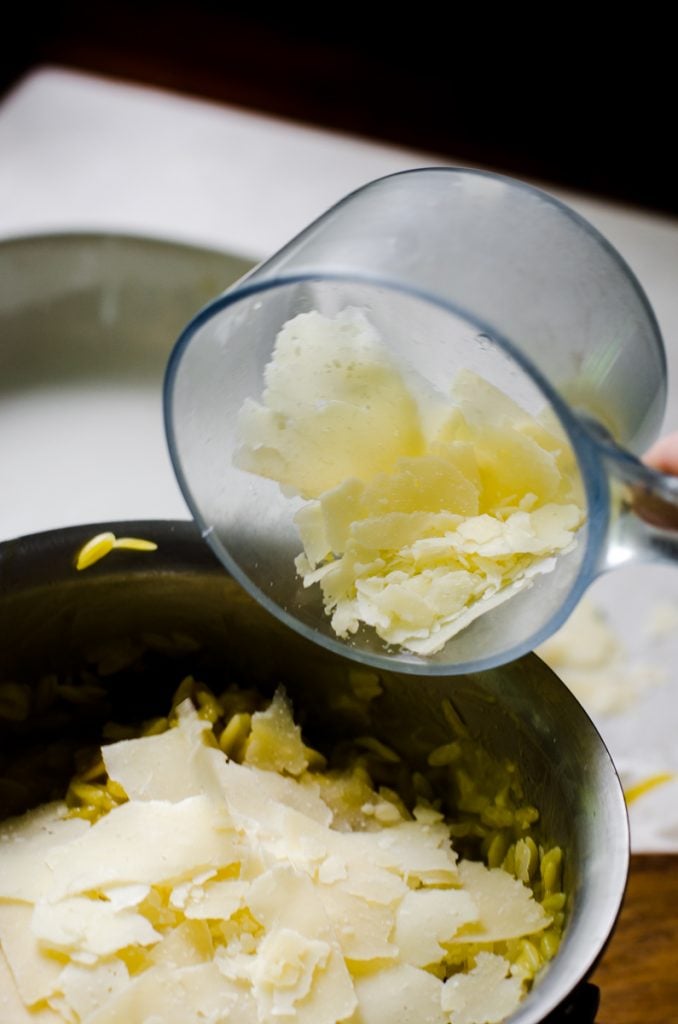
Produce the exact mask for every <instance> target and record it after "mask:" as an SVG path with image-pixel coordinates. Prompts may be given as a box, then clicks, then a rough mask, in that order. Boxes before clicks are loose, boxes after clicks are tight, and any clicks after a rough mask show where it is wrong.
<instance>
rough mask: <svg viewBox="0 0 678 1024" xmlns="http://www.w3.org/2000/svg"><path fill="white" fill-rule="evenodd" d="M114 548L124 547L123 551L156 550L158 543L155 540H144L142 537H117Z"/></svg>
mask: <svg viewBox="0 0 678 1024" xmlns="http://www.w3.org/2000/svg"><path fill="white" fill-rule="evenodd" d="M113 547H114V548H124V549H125V551H157V550H158V545H157V544H156V543H155V541H152V540H144V539H143V538H142V537H118V538H117V539H116V540H115V542H114V544H113Z"/></svg>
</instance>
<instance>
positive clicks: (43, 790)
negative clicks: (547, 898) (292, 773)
mask: <svg viewBox="0 0 678 1024" xmlns="http://www.w3.org/2000/svg"><path fill="white" fill-rule="evenodd" d="M103 529H110V530H112V531H113V532H114V533H116V534H117V535H119V536H121V535H127V536H130V535H132V536H139V537H145V538H148V539H151V540H154V541H156V542H157V544H158V550H157V551H156V552H154V553H152V554H150V553H139V552H133V551H122V550H116V551H114V552H112V553H111V554H110V555H109V556H107V557H106V558H105V559H103V560H102V561H101V562H99V563H97V564H96V565H94V566H92V567H91V568H90V569H88V570H86V571H84V572H81V573H79V572H76V570H75V567H74V562H75V555H76V553H77V552H78V550H79V549H80V548H81V546H82V545H83V544H84V543H85V541H87V540H88V539H89V538H90V537H91V536H93V535H94V534H95V533H98V532H100V531H101V530H103ZM0 630H1V643H0V684H2V683H5V684H6V683H7V682H11V683H13V684H15V686H14V687H12V688H11V690H10V691H6V692H11V693H12V694H13V695H14V698H15V699H14V703H13V705H12V710H11V711H10V717H9V719H8V718H7V716H6V715H5V717H4V718H3V717H2V715H0V818H2V817H4V816H6V815H8V814H10V813H17V812H19V811H21V810H23V809H24V808H25V807H27V806H30V805H32V804H35V803H38V802H40V801H42V800H45V799H50V798H52V797H53V796H54V795H61V794H62V793H63V790H64V787H65V785H66V783H67V780H68V778H69V776H70V774H71V772H72V770H73V765H72V763H71V761H70V760H69V757H68V756H67V755H66V756H65V755H64V753H63V751H64V749H67V748H68V746H69V743H68V742H67V743H66V744H64V740H66V741H72V743H71V744H70V746H71V747H74V746H75V745H76V744H77V743H82V742H83V741H87V742H91V743H92V744H93V745H95V744H97V742H98V741H99V739H100V731H101V728H102V725H103V723H104V722H105V721H106V720H108V719H110V718H111V716H113V717H115V718H116V719H117V720H120V719H123V720H124V719H125V717H127V718H128V719H133V718H136V719H140V718H144V717H150V716H152V715H154V714H162V713H164V710H165V709H166V707H167V702H168V698H169V695H170V694H171V692H172V691H173V689H174V688H175V686H176V685H177V683H178V681H179V680H180V679H181V678H182V677H183V675H185V674H186V673H188V672H190V673H192V674H194V675H195V676H196V677H199V678H202V679H204V680H205V681H206V682H208V683H210V682H212V683H214V684H215V685H217V686H223V684H224V682H225V681H237V682H239V683H241V684H242V685H244V686H252V685H255V686H257V687H260V688H262V689H264V690H269V691H270V690H271V689H272V687H274V686H275V685H277V684H278V683H280V682H282V683H284V684H285V686H286V688H287V690H288V692H289V694H290V696H291V698H292V700H293V702H294V704H295V707H296V708H297V709H300V710H301V714H302V718H303V721H304V725H305V727H306V728H307V729H308V730H309V732H310V735H311V736H313V734H314V733H315V734H317V733H318V732H320V733H325V734H327V733H330V735H332V736H333V737H337V736H340V735H341V734H345V733H347V732H349V733H350V732H352V731H353V732H355V731H356V730H359V734H361V733H364V732H365V731H366V730H369V731H370V732H371V733H372V734H373V735H375V736H377V737H378V738H380V739H382V740H384V741H386V742H388V743H389V744H390V745H392V746H393V747H395V748H396V749H397V750H398V752H399V753H400V754H401V755H402V756H404V757H405V758H407V759H408V760H413V761H418V760H420V759H421V757H422V755H425V753H426V752H427V751H428V750H430V749H431V747H432V746H433V745H436V744H437V743H443V742H446V741H447V740H448V739H449V732H448V731H447V726H446V722H445V719H444V716H443V715H442V713H441V701H442V699H443V698H444V697H447V698H448V699H449V700H451V702H452V704H453V706H454V708H455V709H456V711H457V712H458V714H459V715H460V717H461V718H462V720H463V722H464V723H465V725H466V726H467V728H468V729H469V730H470V732H471V734H472V735H473V736H474V737H477V739H478V740H479V741H480V742H481V743H482V744H483V745H484V746H485V747H487V748H488V749H489V750H491V751H493V752H495V753H496V754H497V755H498V756H499V757H500V758H510V759H511V760H512V761H514V762H516V763H517V764H518V766H519V770H520V772H521V776H522V782H523V786H524V789H525V795H526V797H527V799H528V800H529V802H530V803H533V804H534V805H536V806H537V807H538V808H539V810H540V812H541V822H540V828H541V833H542V835H543V837H544V839H545V840H546V841H548V842H549V843H550V844H554V843H557V844H558V845H561V846H562V847H563V848H564V850H565V888H566V890H567V892H568V893H569V907H568V923H567V926H566V933H565V936H564V940H563V943H562V945H561V948H560V951H559V952H558V954H557V956H556V958H555V959H554V961H553V962H552V963H551V964H550V965H549V967H548V968H547V969H546V970H545V971H544V973H543V976H542V977H541V978H540V980H539V982H538V984H537V985H535V988H534V990H533V991H532V992H531V994H530V995H529V996H528V998H527V999H526V1000H525V1002H524V1003H523V1004H522V1006H521V1008H520V1009H519V1011H518V1012H517V1013H516V1014H515V1015H514V1016H513V1017H512V1022H514V1024H536V1022H542V1021H545V1020H546V1019H548V1020H556V1019H557V1020H568V1021H573V1022H575V1021H576V1022H577V1024H579V1022H583V1021H590V1020H593V1015H594V1014H595V998H594V996H593V995H592V993H591V987H590V986H588V987H582V985H581V983H582V981H583V980H584V979H585V978H586V977H587V976H588V975H589V974H590V973H591V971H592V969H593V967H594V966H595V964H596V962H597V961H598V959H599V958H600V956H601V953H602V951H603V949H604V947H605V945H606V942H607V941H608V939H609V936H610V934H611V932H612V929H613V927H614V924H615V921H616V918H617V915H618V913H619V909H620V905H621V901H622V897H623V894H624V888H625V883H626V876H627V870H628V861H629V840H628V828H627V818H626V810H625V804H624V798H623V793H622V790H621V787H620V784H619V780H618V778H617V775H616V773H615V770H614V767H613V765H612V762H611V760H610V757H609V755H608V753H607V750H606V749H605V746H604V745H603V742H602V740H601V739H600V736H599V735H598V733H597V732H596V730H595V728H594V726H593V725H592V723H591V721H590V720H589V718H588V716H587V715H586V713H585V712H584V710H583V709H582V708H581V706H580V705H579V704H578V703H577V701H576V700H575V699H574V697H573V696H572V695H571V694H570V692H569V691H568V690H567V688H566V687H565V686H564V684H563V683H561V682H560V680H559V679H558V678H557V677H556V676H555V675H554V674H553V673H552V672H551V671H550V669H548V668H547V667H546V665H544V664H543V663H542V662H541V661H539V659H538V658H537V657H536V656H535V655H533V654H530V655H528V656H527V657H525V658H522V659H521V660H519V661H517V662H514V663H513V664H511V665H507V666H504V667H502V668H498V669H493V670H490V671H487V672H483V673H480V674H477V675H472V676H455V677H451V678H435V677H430V676H428V677H423V676H422V677H418V676H413V675H406V676H398V675H396V674H387V673H382V674H380V676H379V683H380V685H381V688H382V692H381V695H379V696H378V697H376V698H375V699H372V700H369V701H366V700H363V701H360V700H358V699H356V681H358V682H360V673H363V676H364V675H365V673H366V672H367V671H368V670H362V669H360V668H359V667H357V666H356V664H355V663H353V662H348V661H347V660H344V659H341V658H339V657H338V656H336V655H334V654H330V653H329V652H328V651H327V650H325V649H324V648H322V647H320V646H316V645H314V644H312V643H310V642H309V641H307V640H305V639H303V638H302V637H301V636H299V635H297V634H296V633H293V632H292V631H290V630H287V629H286V628H285V627H284V626H283V625H282V624H281V623H280V622H278V621H277V620H276V619H274V618H273V617H271V616H270V615H269V614H268V613H266V612H265V611H263V610H262V609H261V608H260V607H259V606H258V605H257V604H256V603H255V602H254V601H253V600H252V598H250V597H249V596H248V595H247V594H246V593H245V592H244V591H243V590H242V589H241V588H240V587H239V586H238V585H237V584H236V583H235V582H234V581H233V580H232V579H231V578H230V577H229V576H228V575H227V574H226V572H225V571H224V569H223V568H222V567H221V566H220V564H218V563H217V562H216V560H215V559H214V556H213V555H212V554H211V553H210V551H209V550H208V548H207V546H206V545H205V544H204V543H203V542H202V540H201V538H200V535H199V532H198V531H197V529H196V528H195V527H194V526H193V525H192V524H189V523H183V522H143V523H121V524H104V525H102V524H97V525H93V526H85V527H73V528H69V529H63V530H55V531H52V532H50V533H44V534H38V535H35V536H30V537H23V538H19V539H17V540H12V541H8V542H6V543H4V544H0ZM140 658H141V661H140V660H139V659H140ZM140 664H141V665H142V670H140V669H139V665H140ZM88 666H89V667H94V666H98V678H99V679H101V677H102V673H103V674H104V676H105V678H107V679H108V680H109V681H110V685H109V686H108V687H107V688H106V689H105V691H104V692H101V691H100V690H99V689H98V688H97V687H94V688H93V690H92V693H91V694H90V699H88V700H87V701H83V702H80V703H78V702H77V700H74V697H76V695H75V694H74V693H70V692H69V691H68V689H66V691H65V696H64V697H63V699H60V700H57V701H56V702H54V700H53V699H52V700H51V701H47V702H45V701H44V700H43V698H42V696H41V692H42V691H41V689H40V687H41V686H42V687H43V688H44V685H45V684H44V678H45V676H46V675H49V674H50V673H58V674H59V677H60V678H61V679H64V678H67V677H68V674H69V672H71V673H72V672H76V671H78V672H79V671H80V670H82V669H83V668H86V667H88ZM356 673H358V675H356ZM370 674H372V675H376V674H375V673H370ZM41 679H42V680H43V683H42V684H41V683H40V680H41ZM363 682H364V679H363ZM358 689H359V687H358ZM0 692H1V690H0ZM35 764H37V765H38V766H39V770H38V771H36V770H35V768H34V767H33V766H34V765H35ZM552 1014H555V1015H556V1016H553V1017H552V1016H551V1015H552Z"/></svg>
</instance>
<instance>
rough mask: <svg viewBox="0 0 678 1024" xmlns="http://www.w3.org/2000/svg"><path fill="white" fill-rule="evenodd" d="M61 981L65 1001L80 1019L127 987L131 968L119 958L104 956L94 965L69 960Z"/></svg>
mask: <svg viewBox="0 0 678 1024" xmlns="http://www.w3.org/2000/svg"><path fill="white" fill-rule="evenodd" d="M59 982H60V986H61V989H62V991H63V994H64V1002H65V1003H66V1005H67V1006H69V1007H70V1009H71V1010H72V1011H73V1012H74V1013H75V1014H77V1016H78V1018H79V1019H81V1020H86V1019H87V1018H88V1017H90V1016H91V1015H92V1014H94V1013H96V1012H97V1010H100V1009H101V1008H102V1007H103V1006H104V1005H105V1004H106V1003H107V1002H108V1001H109V1000H110V999H112V998H113V997H114V996H115V995H117V994H118V993H119V992H122V991H123V990H124V989H125V988H126V987H127V985H128V984H129V971H128V970H127V967H126V966H125V964H124V963H123V962H122V960H118V959H116V958H113V959H111V960H102V961H100V962H99V963H98V964H95V965H94V966H92V967H83V966H82V965H81V964H75V963H69V964H67V966H66V967H65V968H64V970H63V972H62V974H61V977H60V979H59Z"/></svg>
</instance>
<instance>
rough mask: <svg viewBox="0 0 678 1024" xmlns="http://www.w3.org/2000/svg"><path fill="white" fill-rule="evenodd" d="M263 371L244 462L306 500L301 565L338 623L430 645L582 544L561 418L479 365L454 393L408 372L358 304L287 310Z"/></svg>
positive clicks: (345, 629) (245, 423)
mask: <svg viewBox="0 0 678 1024" xmlns="http://www.w3.org/2000/svg"><path fill="white" fill-rule="evenodd" d="M265 382H266V388H265V390H264V393H263V396H262V401H261V403H258V402H254V401H252V400H248V401H246V402H245V403H244V405H243V407H242V409H241V411H240V416H239V423H238V430H239V436H240V441H241V444H240V447H239V448H238V450H237V452H236V454H235V457H234V462H235V464H236V465H237V466H239V467H240V468H242V469H245V470H248V471H249V472H252V473H256V474H258V475H261V476H265V477H269V478H271V479H273V480H276V481H278V482H279V483H280V485H281V486H282V487H283V489H284V491H285V493H286V494H288V495H292V494H298V495H301V497H303V498H305V499H310V500H309V501H308V504H307V505H305V506H304V507H303V508H302V509H301V510H300V511H299V512H298V513H297V515H296V517H295V522H296V524H297V527H298V529H299V533H300V536H301V540H302V543H303V547H304V554H303V555H300V556H299V557H298V558H297V560H296V567H297V571H298V572H299V574H300V575H301V576H302V577H303V580H304V585H305V586H312V585H313V584H315V583H319V584H320V587H321V589H322V593H323V601H324V605H325V609H326V611H327V613H328V614H330V615H331V616H332V627H333V629H334V631H335V632H336V633H337V635H338V636H341V637H346V636H348V635H350V634H352V633H355V632H356V631H357V630H358V628H359V626H360V624H361V623H365V624H367V625H368V626H371V627H374V629H375V630H376V632H377V633H378V635H379V636H380V637H381V638H382V639H383V640H385V641H386V642H387V643H388V644H394V645H398V646H401V647H403V648H406V649H407V650H410V651H413V652H414V653H416V654H419V655H424V656H426V655H431V654H434V653H435V652H436V651H438V650H440V649H441V648H442V647H443V646H444V645H445V643H447V641H448V640H449V639H451V638H452V637H453V636H454V635H455V634H456V633H458V632H459V631H460V630H462V629H464V628H465V627H466V626H468V625H469V624H470V623H471V622H472V621H473V620H474V619H475V618H477V617H478V616H479V615H481V614H484V613H485V612H487V611H489V610H490V609H491V608H493V607H496V605H498V604H499V603H501V602H503V601H505V600H507V599H508V598H510V597H512V596H513V595H514V594H516V593H518V592H519V591H520V590H523V589H524V588H526V587H528V586H529V585H530V584H531V581H532V579H533V577H534V576H535V574H538V573H544V572H549V571H551V570H552V569H553V568H554V566H555V557H556V556H557V555H559V554H563V553H565V552H567V551H569V550H570V549H571V548H572V546H573V544H574V541H575V534H576V531H577V530H578V529H579V527H580V526H581V525H582V523H583V521H584V512H583V506H584V501H583V496H582V491H581V484H580V479H579V473H578V470H577V466H576V461H575V458H574V456H573V453H572V450H571V448H570V446H569V443H568V442H567V440H566V438H565V437H564V435H563V434H562V431H561V430H560V428H559V426H558V425H557V424H556V423H555V422H553V423H549V426H548V427H547V426H546V418H545V417H542V419H537V418H535V417H533V416H531V415H529V414H528V413H527V412H526V411H525V410H524V409H522V408H521V407H520V406H519V405H517V404H516V403H515V402H513V401H512V400H511V399H510V398H509V397H508V396H506V395H505V394H503V393H502V392H501V391H499V390H498V389H497V388H495V387H493V386H492V385H490V384H489V383H488V382H486V381H484V380H483V379H481V378H480V377H478V376H477V375H476V374H474V373H471V372H470V371H461V372H460V373H458V374H457V376H456V379H455V382H454V386H453V392H452V396H451V398H449V399H448V398H445V397H443V396H442V395H439V394H437V393H434V392H433V391H432V389H431V388H430V387H428V386H427V385H426V384H425V383H424V382H423V381H422V380H421V379H419V378H417V377H416V375H414V374H413V373H412V372H410V373H408V382H409V383H410V385H411V386H408V383H407V382H406V381H405V379H404V376H403V374H402V373H401V371H400V369H399V368H398V367H397V366H396V365H395V363H394V362H393V360H392V358H391V356H390V355H389V353H388V350H387V349H386V347H385V345H384V344H383V342H382V341H381V339H380V337H379V335H378V334H377V332H376V331H375V329H374V327H373V326H372V325H371V324H370V323H369V321H368V320H367V318H366V317H365V316H364V314H363V313H362V312H361V311H359V310H357V309H352V308H349V309H345V310H344V311H342V312H341V313H339V314H338V315H337V316H336V317H334V318H333V319H332V318H328V317H325V316H322V315H321V314H320V313H317V312H311V313H304V314H300V315H299V316H297V317H295V318H294V319H293V320H290V321H289V322H288V323H286V324H285V325H284V327H283V328H282V330H281V331H280V333H279V335H278V337H277V339H276V343H275V349H274V352H273V356H272V358H271V361H270V362H269V364H268V365H267V367H266V370H265Z"/></svg>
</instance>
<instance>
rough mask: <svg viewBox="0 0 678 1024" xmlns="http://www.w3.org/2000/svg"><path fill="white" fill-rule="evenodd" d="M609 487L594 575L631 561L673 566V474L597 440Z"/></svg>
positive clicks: (677, 556) (676, 488)
mask: <svg viewBox="0 0 678 1024" xmlns="http://www.w3.org/2000/svg"><path fill="white" fill-rule="evenodd" d="M596 445H597V447H598V451H599V455H600V457H601V461H602V463H603V465H604V467H605V470H606V471H607V475H608V483H609V489H610V520H609V528H608V536H607V545H606V546H605V549H604V551H603V554H602V557H601V562H600V565H599V571H600V572H605V571H606V570H608V569H614V568H616V567H618V566H621V565H628V564H630V563H632V562H675V563H676V565H677V566H678V476H667V475H666V474H665V473H659V472H657V471H656V470H654V469H651V468H650V467H649V466H646V465H645V463H643V462H641V461H640V460H639V459H637V458H636V457H635V456H634V455H631V454H630V452H627V451H625V450H624V449H622V448H619V447H618V446H617V445H616V444H615V443H614V442H613V441H612V440H610V439H609V438H607V437H606V438H604V439H603V438H597V439H596Z"/></svg>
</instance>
